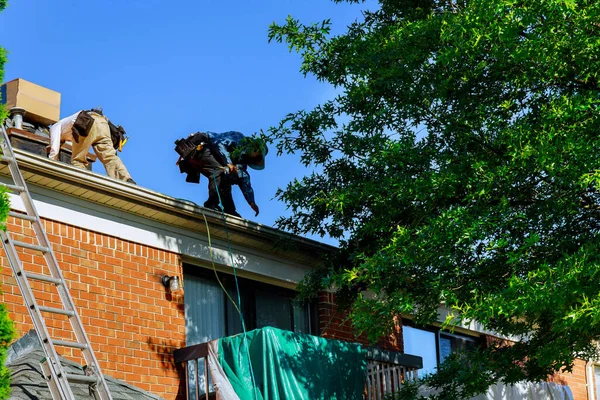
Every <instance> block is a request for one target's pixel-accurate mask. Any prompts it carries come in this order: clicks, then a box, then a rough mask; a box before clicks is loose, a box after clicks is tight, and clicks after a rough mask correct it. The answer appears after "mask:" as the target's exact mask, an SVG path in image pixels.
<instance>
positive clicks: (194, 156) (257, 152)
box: [175, 131, 268, 217]
mask: <svg viewBox="0 0 600 400" xmlns="http://www.w3.org/2000/svg"><path fill="white" fill-rule="evenodd" d="M175 144H176V145H177V147H175V151H177V153H178V154H179V161H178V162H177V165H179V170H180V171H181V173H187V178H186V182H191V183H199V182H200V174H202V175H204V176H205V177H206V178H207V179H208V200H206V201H205V202H204V207H206V208H210V209H213V210H216V211H221V209H220V208H219V200H220V203H221V204H222V205H223V211H224V212H225V213H227V214H230V215H235V216H236V217H240V215H239V214H238V213H237V211H236V207H235V203H234V201H233V196H232V194H231V187H232V185H237V186H239V187H240V190H241V191H242V194H243V195H244V198H245V199H246V201H247V202H248V204H249V205H250V208H252V210H254V212H255V216H256V215H258V213H259V208H258V206H257V205H256V202H255V201H254V190H253V189H252V185H251V184H250V175H249V174H248V167H250V168H252V169H256V170H261V169H263V168H264V166H265V156H266V154H267V152H268V149H267V147H266V146H265V145H264V144H262V143H260V142H258V141H255V140H252V139H250V138H246V137H245V136H244V135H242V134H241V133H240V132H233V131H230V132H225V133H214V132H205V133H202V132H198V133H195V134H192V135H190V136H189V137H188V138H186V139H180V140H178V141H176V142H175Z"/></svg>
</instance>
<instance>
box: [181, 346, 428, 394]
mask: <svg viewBox="0 0 600 400" xmlns="http://www.w3.org/2000/svg"><path fill="white" fill-rule="evenodd" d="M173 355H174V359H175V363H176V364H180V363H182V364H183V366H184V371H185V382H186V394H187V397H186V398H187V399H190V398H192V399H196V400H202V399H207V397H206V395H205V393H208V394H209V395H208V399H217V400H227V399H219V397H217V396H216V394H215V393H214V392H212V390H213V389H212V387H211V379H210V374H209V368H208V359H207V356H208V344H207V343H202V344H198V345H194V346H189V347H184V348H182V349H178V350H175V352H174V353H173ZM422 367H423V361H422V359H421V357H418V356H413V355H409V354H401V353H397V352H390V351H384V350H380V349H370V350H369V352H368V354H367V376H366V384H365V392H364V393H365V394H364V396H363V397H364V399H365V400H383V399H384V398H385V396H386V395H389V394H392V393H396V392H397V391H398V390H399V389H400V388H401V387H402V385H403V384H404V382H410V381H413V382H414V381H416V380H417V371H418V370H419V369H421V368H422Z"/></svg>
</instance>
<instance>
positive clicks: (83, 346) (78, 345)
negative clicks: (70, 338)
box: [52, 339, 88, 350]
mask: <svg viewBox="0 0 600 400" xmlns="http://www.w3.org/2000/svg"><path fill="white" fill-rule="evenodd" d="M52 343H53V344H54V345H55V346H64V347H72V348H74V349H81V350H86V349H87V348H88V345H87V344H85V343H77V342H67V341H66V340H54V339H52Z"/></svg>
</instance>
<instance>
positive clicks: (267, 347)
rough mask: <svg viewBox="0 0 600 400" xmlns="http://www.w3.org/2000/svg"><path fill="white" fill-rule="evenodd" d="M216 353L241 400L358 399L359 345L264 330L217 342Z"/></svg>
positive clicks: (362, 367)
mask: <svg viewBox="0 0 600 400" xmlns="http://www.w3.org/2000/svg"><path fill="white" fill-rule="evenodd" d="M218 353H219V363H220V364H221V366H222V368H223V370H224V372H225V375H226V376H227V378H228V379H229V383H230V384H231V386H232V387H233V389H234V391H235V392H236V393H237V395H238V396H239V398H240V400H318V399H327V400H342V399H344V400H348V399H361V398H362V396H363V390H364V387H365V378H366V358H365V355H366V354H365V351H364V350H363V348H362V347H361V346H360V345H359V344H355V343H347V342H341V341H338V340H330V339H323V338H320V337H316V336H311V335H304V334H298V333H293V332H289V331H283V330H280V329H275V328H270V327H267V328H262V329H257V330H254V331H250V332H248V333H247V334H246V335H245V336H244V335H243V334H240V335H237V336H232V337H227V338H222V339H219V345H218ZM251 371H252V372H253V375H254V382H255V383H256V386H254V384H253V378H252V373H251Z"/></svg>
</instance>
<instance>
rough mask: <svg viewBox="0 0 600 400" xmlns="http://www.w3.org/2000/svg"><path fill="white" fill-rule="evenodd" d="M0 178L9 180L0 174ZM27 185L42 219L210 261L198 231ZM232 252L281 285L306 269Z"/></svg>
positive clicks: (225, 257)
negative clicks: (278, 281)
mask: <svg viewBox="0 0 600 400" xmlns="http://www.w3.org/2000/svg"><path fill="white" fill-rule="evenodd" d="M0 181H1V182H6V183H11V182H10V181H9V180H8V179H6V178H4V177H1V178H0ZM28 186H29V190H30V193H31V197H32V198H33V200H34V204H35V206H36V208H37V210H38V213H39V215H40V216H41V217H43V218H47V219H50V220H54V221H58V222H62V223H65V224H69V225H73V226H77V227H80V228H83V229H88V230H91V231H94V232H97V233H102V234H106V235H110V236H115V237H118V238H120V239H123V240H127V241H131V242H134V243H138V244H142V245H145V246H150V247H154V248H157V249H161V250H166V251H170V252H174V253H177V254H180V255H182V256H187V257H190V258H193V259H197V260H202V261H205V262H210V253H209V247H208V239H207V237H206V235H203V234H201V233H199V232H194V231H191V230H187V229H182V228H178V227H175V226H172V225H167V224H163V223H160V222H158V221H153V220H150V219H147V218H142V217H139V216H136V215H133V214H129V213H126V212H123V211H119V210H116V209H114V208H110V207H106V206H102V205H99V204H96V203H92V202H89V201H85V200H82V199H79V198H76V197H73V196H68V195H65V194H61V193H58V192H55V191H52V190H49V189H46V188H43V187H40V186H37V185H32V184H30V185H28ZM9 198H10V202H11V209H13V210H18V211H24V206H23V202H22V200H21V198H20V197H19V196H17V195H14V194H9ZM212 245H213V256H214V260H215V263H217V264H219V265H221V266H223V267H225V268H228V267H230V266H231V256H230V254H229V251H228V246H227V243H226V242H224V241H221V240H215V239H213V240H212ZM231 250H232V253H233V260H234V263H235V265H236V268H239V269H240V270H243V271H247V272H249V273H253V274H257V275H262V276H266V277H269V278H273V279H276V280H280V281H282V284H284V286H290V285H293V286H295V285H296V284H297V283H298V282H299V281H300V280H301V278H302V277H303V276H304V275H305V274H306V272H308V270H309V269H310V268H309V267H306V266H302V265H300V264H296V263H293V262H291V261H289V260H286V259H283V258H279V257H277V256H275V255H273V254H269V253H262V252H258V251H257V250H254V249H247V248H244V247H242V246H239V245H231Z"/></svg>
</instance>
